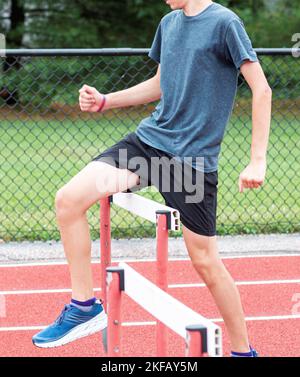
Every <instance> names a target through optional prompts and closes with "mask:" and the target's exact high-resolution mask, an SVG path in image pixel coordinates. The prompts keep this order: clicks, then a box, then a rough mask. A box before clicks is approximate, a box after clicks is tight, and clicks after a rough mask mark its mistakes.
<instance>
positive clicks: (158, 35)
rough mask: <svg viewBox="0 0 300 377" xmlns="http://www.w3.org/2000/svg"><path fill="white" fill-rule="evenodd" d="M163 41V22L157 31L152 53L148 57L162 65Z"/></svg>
mask: <svg viewBox="0 0 300 377" xmlns="http://www.w3.org/2000/svg"><path fill="white" fill-rule="evenodd" d="M161 39H162V30H161V22H160V24H159V26H158V28H157V30H156V33H155V37H154V40H153V43H152V46H151V49H150V52H149V54H148V56H149V57H150V58H151V59H153V60H154V61H156V62H157V63H160V53H161V44H162V43H161Z"/></svg>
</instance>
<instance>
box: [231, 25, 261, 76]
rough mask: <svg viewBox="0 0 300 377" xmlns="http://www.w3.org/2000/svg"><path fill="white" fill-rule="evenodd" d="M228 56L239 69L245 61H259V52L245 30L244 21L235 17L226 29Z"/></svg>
mask: <svg viewBox="0 0 300 377" xmlns="http://www.w3.org/2000/svg"><path fill="white" fill-rule="evenodd" d="M225 43H226V46H225V47H226V57H227V59H228V60H230V61H231V62H232V63H233V64H234V65H235V67H236V68H237V69H240V67H241V65H242V64H243V62H244V61H246V60H250V61H251V62H257V61H258V58H257V54H256V52H255V51H254V49H253V47H252V43H251V41H250V38H249V36H248V34H247V32H246V30H245V27H244V24H243V21H242V20H240V19H235V20H233V21H231V23H230V24H229V26H228V29H227V31H226V39H225Z"/></svg>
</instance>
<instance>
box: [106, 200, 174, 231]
mask: <svg viewBox="0 0 300 377" xmlns="http://www.w3.org/2000/svg"><path fill="white" fill-rule="evenodd" d="M112 202H113V203H115V204H117V205H118V206H119V207H121V208H123V209H126V210H127V211H129V212H131V213H133V214H135V215H137V216H139V217H142V218H144V219H146V220H148V221H151V222H152V223H156V212H157V211H168V212H170V215H169V218H168V229H169V230H173V231H176V232H178V231H179V230H180V214H179V211H177V210H176V209H174V208H171V207H168V206H166V205H164V204H160V203H157V202H154V201H153V200H150V199H147V198H144V197H143V196H141V195H137V194H132V193H117V194H114V195H113V199H112Z"/></svg>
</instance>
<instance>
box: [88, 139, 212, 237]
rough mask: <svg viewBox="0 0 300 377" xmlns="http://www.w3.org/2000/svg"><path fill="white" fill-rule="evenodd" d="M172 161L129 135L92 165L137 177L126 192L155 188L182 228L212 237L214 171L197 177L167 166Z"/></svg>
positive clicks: (193, 172)
mask: <svg viewBox="0 0 300 377" xmlns="http://www.w3.org/2000/svg"><path fill="white" fill-rule="evenodd" d="M120 150H122V153H120ZM172 157H173V156H171V155H170V154H168V153H166V152H164V151H161V150H158V149H156V148H153V147H152V146H150V145H148V144H145V143H144V142H143V141H141V140H140V138H139V137H138V136H137V135H136V133H135V132H132V133H130V134H128V135H127V136H126V137H124V138H123V139H122V140H121V141H119V142H118V143H117V144H115V145H113V146H112V147H110V148H108V149H107V150H105V151H104V152H103V153H101V154H100V155H99V156H97V157H96V158H94V159H93V161H102V162H106V163H109V164H110V165H113V166H115V167H117V168H120V169H128V170H129V171H132V172H133V173H136V174H137V175H139V177H140V182H139V185H138V186H136V187H134V188H131V189H130V190H127V191H126V192H134V191H138V190H141V189H142V188H144V187H148V186H156V188H157V189H158V191H159V192H160V193H161V195H162V196H163V198H164V200H165V203H166V205H167V206H169V207H172V208H175V209H177V210H178V211H179V212H180V219H181V222H182V224H183V225H184V226H186V227H187V228H188V229H189V230H191V231H193V232H195V233H197V234H200V235H204V236H215V235H216V211H217V188H218V171H214V172H211V173H201V172H199V170H196V169H194V168H192V167H191V166H190V165H189V167H188V165H187V164H186V163H183V162H179V161H178V160H176V161H175V162H174V159H173V160H172V161H173V164H170V163H169V161H170V160H171V159H172ZM141 158H142V160H141ZM186 182H188V183H186Z"/></svg>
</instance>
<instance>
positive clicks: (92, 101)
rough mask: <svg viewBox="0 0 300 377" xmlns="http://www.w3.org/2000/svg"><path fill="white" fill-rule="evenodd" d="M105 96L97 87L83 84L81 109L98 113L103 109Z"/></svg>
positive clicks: (80, 101)
mask: <svg viewBox="0 0 300 377" xmlns="http://www.w3.org/2000/svg"><path fill="white" fill-rule="evenodd" d="M104 98H105V97H104V95H103V94H101V93H99V92H98V90H97V89H95V88H93V87H91V86H88V85H83V87H82V88H81V89H80V90H79V105H80V109H81V111H85V112H89V113H96V112H97V111H99V109H101V106H102V105H103V101H104ZM102 110H103V109H102Z"/></svg>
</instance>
